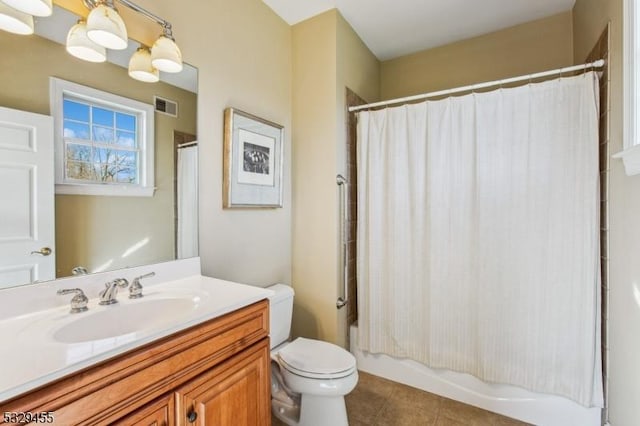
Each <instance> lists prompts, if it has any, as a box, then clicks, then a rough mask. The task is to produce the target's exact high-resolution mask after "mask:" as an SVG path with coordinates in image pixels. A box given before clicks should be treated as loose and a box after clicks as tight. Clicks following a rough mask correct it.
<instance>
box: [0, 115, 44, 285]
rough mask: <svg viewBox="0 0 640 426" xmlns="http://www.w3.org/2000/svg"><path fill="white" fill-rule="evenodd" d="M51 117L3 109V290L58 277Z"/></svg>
mask: <svg viewBox="0 0 640 426" xmlns="http://www.w3.org/2000/svg"><path fill="white" fill-rule="evenodd" d="M53 188H54V183H53V119H52V118H51V117H49V116H46V115H40V114H33V113H30V112H24V111H17V110H13V109H8V108H2V107H0V288H3V287H9V286H13V285H16V284H26V283H30V282H33V281H36V280H37V281H46V280H52V279H54V278H55V264H56V262H55V251H54V248H55V247H54V243H55V234H54V232H55V231H54V223H55V220H54V201H53Z"/></svg>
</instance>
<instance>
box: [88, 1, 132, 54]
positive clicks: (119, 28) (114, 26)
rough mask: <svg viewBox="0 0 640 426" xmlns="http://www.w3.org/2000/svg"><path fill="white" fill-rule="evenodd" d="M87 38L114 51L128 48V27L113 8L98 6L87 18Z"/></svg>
mask: <svg viewBox="0 0 640 426" xmlns="http://www.w3.org/2000/svg"><path fill="white" fill-rule="evenodd" d="M87 37H89V39H90V40H91V41H93V42H94V43H97V44H99V45H100V46H102V47H106V48H107V49H113V50H122V49H126V48H127V41H128V40H127V27H126V26H125V25H124V21H123V20H122V18H121V17H120V15H119V14H118V12H116V10H115V9H114V8H112V7H109V6H107V5H104V4H99V5H98V6H96V7H95V8H94V9H93V10H92V11H91V13H89V16H88V17H87Z"/></svg>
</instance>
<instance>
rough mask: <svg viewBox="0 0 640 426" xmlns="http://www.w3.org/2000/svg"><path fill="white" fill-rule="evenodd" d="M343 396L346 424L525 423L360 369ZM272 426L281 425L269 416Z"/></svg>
mask: <svg viewBox="0 0 640 426" xmlns="http://www.w3.org/2000/svg"><path fill="white" fill-rule="evenodd" d="M359 374H360V379H359V380H358V385H357V386H356V388H355V389H354V390H353V392H351V393H350V394H349V395H347V397H346V402H347V414H348V416H349V425H350V426H421V425H425V426H523V425H526V423H522V422H519V421H517V420H513V419H510V418H508V417H504V416H500V415H498V414H494V413H491V412H489V411H485V410H481V409H480V408H476V407H472V406H470V405H466V404H462V403H460V402H457V401H453V400H451V399H447V398H443V397H440V396H438V395H434V394H432V393H429V392H424V391H421V390H418V389H415V388H412V387H409V386H405V385H402V384H400V383H396V382H392V381H390V380H386V379H383V378H381V377H377V376H373V375H371V374H367V373H363V372H360V373H359ZM272 424H273V426H284V423H282V422H280V421H279V420H278V419H276V418H275V417H272Z"/></svg>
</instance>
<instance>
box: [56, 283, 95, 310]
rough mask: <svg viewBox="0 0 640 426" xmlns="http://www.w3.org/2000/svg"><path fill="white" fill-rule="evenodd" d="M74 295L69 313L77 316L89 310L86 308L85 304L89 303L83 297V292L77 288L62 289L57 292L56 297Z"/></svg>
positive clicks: (85, 297)
mask: <svg viewBox="0 0 640 426" xmlns="http://www.w3.org/2000/svg"><path fill="white" fill-rule="evenodd" d="M72 293H74V294H75V296H73V298H72V299H71V311H70V312H71V313H72V314H77V313H80V312H84V311H87V310H88V309H89V308H87V303H89V299H88V298H87V296H85V295H84V292H83V291H82V290H80V289H79V288H64V289H61V290H58V295H60V296H63V295H65V294H72Z"/></svg>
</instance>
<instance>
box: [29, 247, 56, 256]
mask: <svg viewBox="0 0 640 426" xmlns="http://www.w3.org/2000/svg"><path fill="white" fill-rule="evenodd" d="M51 253H53V250H51V249H50V248H49V247H42V248H41V249H40V250H38V251H32V252H31V254H39V255H40V256H49V255H50V254H51Z"/></svg>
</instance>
